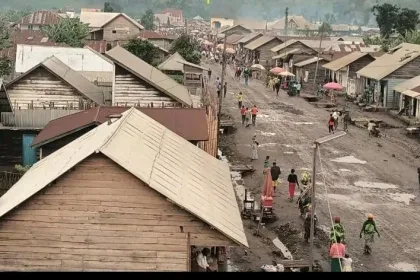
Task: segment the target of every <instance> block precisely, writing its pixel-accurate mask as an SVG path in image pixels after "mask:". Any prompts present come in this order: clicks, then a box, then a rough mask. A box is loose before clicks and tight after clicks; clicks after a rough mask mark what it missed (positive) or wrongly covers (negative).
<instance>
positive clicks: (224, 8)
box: [0, 0, 420, 24]
mask: <svg viewBox="0 0 420 280" xmlns="http://www.w3.org/2000/svg"><path fill="white" fill-rule="evenodd" d="M1 2H2V5H1V8H0V9H3V10H8V9H17V10H21V9H25V8H28V5H30V6H31V8H32V9H50V8H53V7H57V8H62V7H65V6H70V7H72V8H75V9H80V8H81V7H97V8H103V7H104V3H105V2H108V3H109V4H111V6H114V7H115V6H118V7H121V9H122V11H123V12H125V13H127V14H129V15H131V16H133V17H137V18H140V17H141V16H142V15H143V14H144V11H145V10H146V9H152V10H154V11H156V10H159V9H162V8H165V7H173V8H181V9H183V10H184V12H185V14H186V16H187V17H194V16H197V15H200V16H202V17H204V18H208V17H210V16H225V17H233V16H238V17H254V18H261V19H274V18H279V17H282V16H283V15H284V12H285V8H286V7H289V8H290V12H289V14H290V15H294V14H302V15H304V16H305V17H307V18H308V19H311V20H324V16H325V14H333V15H334V18H335V21H336V22H337V23H351V24H353V23H356V24H367V23H369V22H370V23H375V19H374V16H373V14H372V12H371V9H372V7H373V6H375V5H376V4H383V3H390V4H396V5H398V6H400V7H403V8H404V7H406V8H410V9H415V10H420V1H418V0H398V1H397V0H351V1H348V0H283V1H278V0H264V1H261V0H229V1H225V0H210V5H206V0H80V1H77V2H76V1H74V2H73V1H69V0H34V1H30V2H28V1H16V0H2V1H1Z"/></svg>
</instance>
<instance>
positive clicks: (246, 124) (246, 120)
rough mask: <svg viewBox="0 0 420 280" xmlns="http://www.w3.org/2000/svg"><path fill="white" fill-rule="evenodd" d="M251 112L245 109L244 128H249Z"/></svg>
mask: <svg viewBox="0 0 420 280" xmlns="http://www.w3.org/2000/svg"><path fill="white" fill-rule="evenodd" d="M250 122H251V111H250V110H249V108H246V111H245V127H250V126H251V123H250Z"/></svg>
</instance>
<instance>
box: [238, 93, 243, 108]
mask: <svg viewBox="0 0 420 280" xmlns="http://www.w3.org/2000/svg"><path fill="white" fill-rule="evenodd" d="M243 102H244V95H243V94H242V92H240V93H239V94H238V106H239V109H241V108H242V103H243Z"/></svg>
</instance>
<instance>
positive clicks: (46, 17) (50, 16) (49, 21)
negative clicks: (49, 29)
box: [16, 11, 62, 25]
mask: <svg viewBox="0 0 420 280" xmlns="http://www.w3.org/2000/svg"><path fill="white" fill-rule="evenodd" d="M60 20H62V17H60V16H59V15H58V14H57V13H54V12H52V11H36V12H33V13H32V14H30V15H27V16H25V17H23V18H22V19H21V20H19V21H18V22H16V23H17V24H23V25H53V24H57V23H59V22H60Z"/></svg>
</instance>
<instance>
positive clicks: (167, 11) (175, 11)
mask: <svg viewBox="0 0 420 280" xmlns="http://www.w3.org/2000/svg"><path fill="white" fill-rule="evenodd" d="M161 14H171V15H172V16H174V17H183V16H184V12H183V11H182V10H178V9H172V8H167V9H164V10H163V11H162V12H161Z"/></svg>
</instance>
